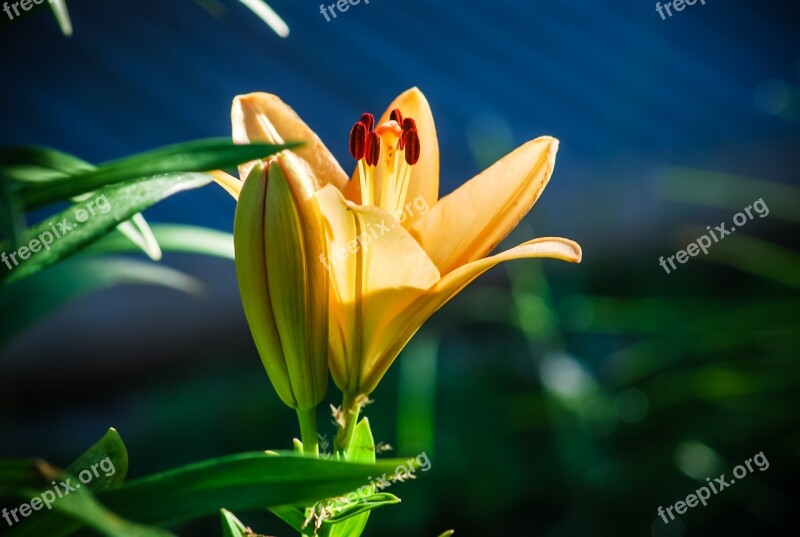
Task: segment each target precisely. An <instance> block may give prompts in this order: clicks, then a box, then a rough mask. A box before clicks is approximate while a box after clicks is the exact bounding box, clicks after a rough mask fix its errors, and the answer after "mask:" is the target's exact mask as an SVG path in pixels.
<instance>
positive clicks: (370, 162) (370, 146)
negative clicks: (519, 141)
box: [364, 131, 381, 166]
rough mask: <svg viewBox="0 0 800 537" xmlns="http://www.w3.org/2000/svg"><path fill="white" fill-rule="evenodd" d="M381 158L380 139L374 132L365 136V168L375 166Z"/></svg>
mask: <svg viewBox="0 0 800 537" xmlns="http://www.w3.org/2000/svg"><path fill="white" fill-rule="evenodd" d="M380 156H381V138H380V136H378V135H377V134H376V133H375V132H374V131H373V132H370V133H369V134H368V135H367V149H366V153H365V155H364V157H365V158H366V159H367V166H377V165H378V159H379V158H380Z"/></svg>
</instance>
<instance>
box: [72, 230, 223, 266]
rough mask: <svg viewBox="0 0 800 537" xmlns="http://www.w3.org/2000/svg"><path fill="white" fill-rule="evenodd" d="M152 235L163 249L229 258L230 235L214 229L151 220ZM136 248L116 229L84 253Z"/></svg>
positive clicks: (128, 250)
mask: <svg viewBox="0 0 800 537" xmlns="http://www.w3.org/2000/svg"><path fill="white" fill-rule="evenodd" d="M150 229H151V230H152V232H153V236H154V237H155V239H156V241H158V244H159V245H160V247H161V249H162V250H163V251H166V252H179V253H187V254H203V255H210V256H214V257H221V258H224V259H233V258H234V255H233V235H232V234H230V233H226V232H224V231H217V230H216V229H209V228H205V227H198V226H185V225H180V224H153V225H151V226H150ZM136 250H137V249H136V248H135V247H134V246H133V245H132V244H131V243H130V241H128V240H127V239H126V238H125V237H123V236H122V235H120V234H119V233H109V234H108V235H106V236H105V237H103V238H102V239H100V240H99V241H97V242H96V243H94V244H92V245H91V246H90V247H89V248H87V249H86V250H84V253H109V252H134V251H136Z"/></svg>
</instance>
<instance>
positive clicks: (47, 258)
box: [4, 173, 212, 281]
mask: <svg viewBox="0 0 800 537" xmlns="http://www.w3.org/2000/svg"><path fill="white" fill-rule="evenodd" d="M211 180H212V178H211V176H210V175H208V174H206V173H184V174H168V175H163V176H159V177H148V178H143V179H138V180H136V181H133V182H131V183H127V184H123V185H114V186H110V187H106V188H103V189H101V190H99V191H97V192H96V194H97V196H96V197H95V200H100V199H104V200H105V203H104V204H103V207H108V208H107V209H106V211H105V212H102V211H99V209H100V205H99V204H97V207H96V208H94V209H93V208H92V205H91V203H92V202H89V203H88V204H85V205H84V204H83V203H80V204H75V205H73V206H71V207H69V208H68V209H65V210H64V211H62V212H60V213H58V214H57V215H55V216H54V217H52V218H49V219H46V220H45V221H43V222H41V223H39V224H38V225H37V226H35V227H33V228H32V229H31V230H30V231H29V232H28V233H27V236H26V239H27V240H25V239H23V244H25V243H26V242H27V243H28V245H32V244H33V241H36V243H38V244H39V245H40V246H39V251H38V252H37V253H35V254H33V255H31V256H30V257H29V258H28V259H27V260H21V261H22V262H21V263H19V266H14V267H12V268H13V271H12V273H11V275H10V276H9V281H14V280H19V279H20V278H23V277H25V276H28V275H30V274H33V273H35V272H37V271H39V270H41V269H42V268H44V267H46V266H48V265H52V264H53V263H56V262H58V261H61V260H62V259H65V258H67V257H69V256H70V255H72V254H74V253H75V252H77V251H79V250H80V249H82V248H84V247H86V246H88V245H89V244H91V243H92V242H94V241H95V240H97V239H98V238H100V237H101V236H103V235H105V234H106V233H108V232H109V231H110V230H111V229H113V228H114V227H115V226H116V225H117V224H119V223H120V222H123V221H125V220H128V219H129V218H131V217H132V216H133V215H135V214H136V213H138V212H141V211H143V210H144V209H146V208H148V207H150V206H152V205H154V204H155V203H157V202H159V201H161V200H163V199H164V198H167V197H169V196H171V195H173V194H175V193H177V192H181V191H183V190H189V189H192V188H199V187H201V186H204V185H206V184H208V183H209V182H211ZM98 211H99V212H98ZM90 212H91V213H93V214H90ZM81 215H83V218H82V217H81ZM81 220H85V221H83V222H81ZM59 230H60V231H59ZM56 235H57V236H56ZM45 236H47V237H49V239H48V240H49V241H50V242H51V243H52V244H48V247H47V249H45V250H42V249H41V248H42V247H43V244H44V242H45V240H44V239H45ZM21 248H26V246H23V247H21ZM8 265H10V263H9V264H8ZM8 265H7V266H8ZM6 268H7V267H6ZM4 272H5V270H4Z"/></svg>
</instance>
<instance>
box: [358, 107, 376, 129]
mask: <svg viewBox="0 0 800 537" xmlns="http://www.w3.org/2000/svg"><path fill="white" fill-rule="evenodd" d="M361 123H363V124H364V126H365V127H366V128H367V132H372V128H373V127H374V126H375V116H373V115H372V114H370V113H369V112H365V113H364V114H362V115H361Z"/></svg>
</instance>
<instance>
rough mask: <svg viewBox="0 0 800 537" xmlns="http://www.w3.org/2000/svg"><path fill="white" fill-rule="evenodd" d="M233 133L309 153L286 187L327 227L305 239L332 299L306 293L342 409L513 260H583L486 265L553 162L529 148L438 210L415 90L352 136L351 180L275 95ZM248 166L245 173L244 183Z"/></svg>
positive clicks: (434, 155) (538, 243) (561, 242)
mask: <svg viewBox="0 0 800 537" xmlns="http://www.w3.org/2000/svg"><path fill="white" fill-rule="evenodd" d="M232 122H233V138H234V141H236V142H238V143H249V142H256V141H259V142H260V141H263V142H270V143H282V142H283V141H284V140H293V141H303V142H305V145H303V146H302V147H301V148H299V149H296V150H292V151H285V152H283V153H282V154H281V156H280V157H279V159H287V160H290V161H291V162H294V163H295V164H296V166H295V167H294V170H295V173H293V175H292V176H291V177H287V180H289V182H290V183H292V182H293V183H294V184H292V189H293V191H295V192H298V193H299V195H298V196H297V197H298V198H300V199H304V200H309V201H311V200H313V201H314V202H315V204H316V207H318V208H319V211H320V213H321V215H322V216H323V218H322V222H323V224H324V225H321V226H320V227H318V228H317V229H316V230H312V229H310V228H309V229H308V233H317V234H319V236H320V237H324V239H322V238H320V241H321V242H324V244H325V245H326V251H325V252H322V253H321V255H320V256H319V264H320V265H321V266H323V267H324V268H325V270H326V272H327V273H328V275H329V291H322V289H323V288H322V287H320V288H318V289H310V290H309V292H311V293H316V292H329V294H330V297H329V312H328V334H327V338H328V351H329V358H328V361H329V366H330V371H331V374H332V376H333V379H334V382H335V383H336V385H337V386H338V387H339V388H340V389H341V390H342V392H343V393H344V394H345V401H346V404H345V407H349V406H353V405H348V404H347V401H350V402H351V403H353V402H354V401H356V400H358V399H359V398H360V399H361V400H362V401H363V400H364V398H365V396H366V395H368V394H370V393H371V392H372V391H373V390H374V389H375V387H376V386H377V385H378V382H379V381H380V380H381V378H382V377H383V375H384V374H385V373H386V371H387V370H388V368H389V366H390V365H391V364H392V362H393V361H394V360H395V358H396V357H397V355H398V354H399V353H400V351H401V350H402V349H403V347H404V346H405V345H406V343H407V342H408V341H409V340H410V339H411V337H412V336H413V335H414V333H415V332H416V331H417V330H418V329H419V328H420V326H422V324H423V323H424V322H425V321H426V320H427V319H428V318H429V317H430V316H431V315H433V313H434V312H436V311H437V310H438V309H439V308H441V307H442V306H443V305H444V304H445V303H446V302H447V301H449V300H450V299H451V298H453V297H454V296H455V295H456V294H457V293H458V292H459V291H461V290H462V289H464V288H465V287H466V286H467V285H468V284H469V283H470V282H472V281H473V280H474V279H475V278H477V277H478V276H480V275H481V274H483V273H484V272H486V271H487V270H488V269H490V268H492V267H494V266H495V265H497V264H498V263H501V262H504V261H510V260H513V259H525V258H542V257H549V258H554V259H561V260H563V261H569V262H574V263H577V262H579V261H580V259H581V249H580V246H578V244H576V243H575V242H573V241H571V240H568V239H563V238H559V237H545V238H537V239H533V240H530V241H528V242H525V243H523V244H520V245H518V246H516V247H514V248H511V249H509V250H506V251H504V252H501V253H498V254H495V255H489V254H490V253H491V252H492V250H493V249H494V248H495V247H496V246H497V245H498V244H499V243H500V242H501V241H502V240H503V239H504V238H505V237H506V236H507V235H508V234H509V233H510V232H511V230H512V229H513V228H514V227H515V226H516V225H517V223H518V222H519V221H520V220H521V219H522V218H523V217H524V216H525V215H526V214H527V213H528V211H529V210H530V209H531V207H532V206H533V204H534V203H535V202H536V200H537V199H538V198H539V196H540V195H541V193H542V190H543V189H544V187H545V186H546V185H547V183H548V181H549V179H550V176H551V174H552V172H553V166H554V164H555V156H556V152H557V150H558V140H556V139H554V138H551V137H549V136H544V137H541V138H537V139H535V140H532V141H530V142H527V143H526V144H523V145H522V146H520V147H519V148H517V149H516V150H514V151H512V152H511V153H509V154H508V155H506V156H505V157H503V158H502V159H500V160H499V161H498V162H496V163H495V164H494V165H492V166H491V167H489V168H488V169H487V170H485V171H483V172H481V173H480V174H478V175H477V176H476V177H474V178H473V179H471V180H469V181H467V182H466V183H464V184H463V185H462V186H461V187H459V188H458V189H457V190H455V191H454V192H452V193H451V194H448V195H447V196H444V197H443V198H441V199H440V198H439V148H438V141H437V137H436V128H435V125H434V121H433V116H432V114H431V110H430V107H429V105H428V102H427V100H426V99H425V96H424V95H423V94H422V93H421V92H420V91H419V90H418V89H416V88H412V89H410V90H408V91H406V92H405V93H403V94H401V95H400V96H399V97H397V99H395V100H394V102H392V103H391V104H390V105H389V107H388V108H387V110H386V112H385V113H384V114H383V116H381V117H380V119H378V121H377V122H376V121H375V119H374V117H373V116H372V115H371V114H364V115H363V116H362V118H361V119H360V120H359V121H358V122H357V123H356V124H355V125H354V126H353V128H352V130H351V133H350V152H351V155H352V156H353V157H354V158H355V159H356V161H357V164H356V170H355V172H354V173H353V175H352V177H351V178H348V176H347V175H346V174H345V172H344V171H343V170H342V168H341V166H340V165H339V164H338V162H337V161H336V159H335V158H334V157H333V155H332V154H331V153H330V151H329V150H328V149H327V148H326V147H325V145H324V144H323V143H322V141H321V140H320V139H319V138H318V137H317V135H316V134H314V132H313V131H312V130H311V129H310V128H309V127H308V126H307V125H306V124H305V123H304V122H303V121H302V120H301V119H300V118H299V117H298V116H297V114H295V113H294V111H292V109H291V108H290V107H289V106H288V105H286V104H285V103H284V102H283V101H281V100H280V99H279V98H278V97H276V96H274V95H270V94H266V93H252V94H249V95H242V96H239V97H236V99H235V100H234V103H233V111H232ZM253 166H254V163H249V164H246V165H244V166H242V168H241V170H240V176H241V177H246V176H247V173H248V171H249V170H250V169H252V167H253ZM249 180H250V179H248V181H249ZM218 181H219V182H220V184H222V185H223V186H224V187H225V188H226V189H227V190H228V191H229V192H231V193H232V194H233V195H234V196H235V195H236V193H237V192H238V191H239V190H241V184H240V183H239V182H238V181H237V180H236V179H234V178H232V177H229V176H228V177H220V178H219V179H218ZM245 188H247V187H245ZM271 233H277V234H280V233H281V232H280V230H278V229H274V230H273V229H268V230H267V232H266V234H267V237H269V235H270V234H271ZM276 240H278V239H276ZM237 254H238V252H237ZM347 410H348V411H351V412H352V410H353V409H352V408H347ZM357 410H358V409H357V406H356V408H355V411H356V413H357Z"/></svg>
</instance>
